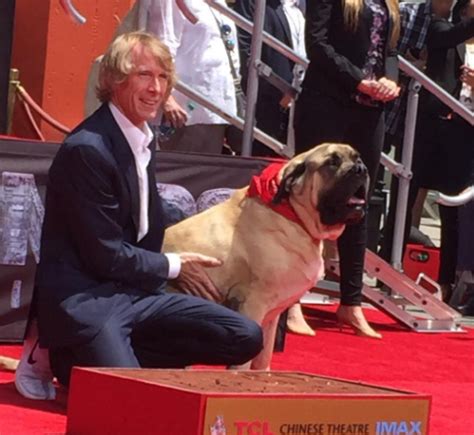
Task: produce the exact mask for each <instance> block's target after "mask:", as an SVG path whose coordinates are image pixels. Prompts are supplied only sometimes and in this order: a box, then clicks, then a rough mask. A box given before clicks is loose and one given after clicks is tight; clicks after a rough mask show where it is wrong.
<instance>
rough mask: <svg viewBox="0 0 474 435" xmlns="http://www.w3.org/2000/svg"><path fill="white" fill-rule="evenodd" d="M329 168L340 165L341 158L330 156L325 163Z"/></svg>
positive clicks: (335, 155) (336, 155)
mask: <svg viewBox="0 0 474 435" xmlns="http://www.w3.org/2000/svg"><path fill="white" fill-rule="evenodd" d="M327 164H328V165H329V166H335V167H339V166H340V165H341V157H340V156H339V155H338V154H331V155H330V156H329V159H328V161H327Z"/></svg>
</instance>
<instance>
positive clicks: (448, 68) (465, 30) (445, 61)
mask: <svg viewBox="0 0 474 435" xmlns="http://www.w3.org/2000/svg"><path fill="white" fill-rule="evenodd" d="M472 36H474V18H470V19H467V20H463V21H461V22H460V23H458V24H456V25H454V24H452V23H451V22H449V21H447V20H445V19H442V18H436V19H433V21H432V22H431V25H430V27H429V29H428V35H427V48H428V59H427V62H426V71H425V72H426V75H427V76H428V77H430V78H431V79H432V80H433V81H435V82H436V83H437V84H438V85H440V86H441V87H442V88H443V89H445V90H446V91H447V92H449V93H450V94H451V95H452V96H454V97H456V98H457V97H459V92H460V91H461V80H460V75H461V69H460V67H461V65H463V63H464V57H465V53H466V46H465V44H464V42H465V41H466V40H467V39H469V38H471V37H472ZM421 98H422V100H421V106H422V107H421V108H420V110H423V112H424V113H425V114H431V115H435V116H436V115H443V116H445V115H446V114H448V113H449V112H450V111H451V109H449V108H448V107H447V106H446V105H445V104H443V103H442V102H441V101H440V100H439V99H438V98H436V97H435V96H434V95H433V94H431V93H429V92H426V91H423V93H422V97H421Z"/></svg>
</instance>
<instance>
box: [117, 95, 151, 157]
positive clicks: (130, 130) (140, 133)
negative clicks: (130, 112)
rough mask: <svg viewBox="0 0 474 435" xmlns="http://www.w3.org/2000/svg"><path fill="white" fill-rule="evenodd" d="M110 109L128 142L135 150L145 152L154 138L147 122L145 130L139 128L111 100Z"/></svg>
mask: <svg viewBox="0 0 474 435" xmlns="http://www.w3.org/2000/svg"><path fill="white" fill-rule="evenodd" d="M109 109H110V111H111V112H112V116H113V117H114V119H115V121H116V122H117V124H118V126H119V127H120V130H121V131H122V133H123V135H124V136H125V139H127V142H128V144H129V145H130V148H131V150H132V152H133V154H135V153H137V152H139V153H140V152H143V151H144V150H145V149H146V148H148V145H149V144H150V142H151V141H152V139H153V133H152V132H151V129H150V127H149V126H148V124H147V123H146V122H145V124H144V127H143V130H142V129H141V128H138V127H137V126H136V125H134V124H132V122H131V121H130V120H129V119H128V118H127V117H126V116H125V115H124V114H123V113H122V112H121V111H120V110H119V109H118V108H117V106H116V105H115V104H114V103H112V102H109Z"/></svg>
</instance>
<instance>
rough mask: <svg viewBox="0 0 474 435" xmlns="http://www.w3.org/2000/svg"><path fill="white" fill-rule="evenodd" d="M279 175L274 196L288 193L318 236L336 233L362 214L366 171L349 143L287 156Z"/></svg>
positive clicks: (363, 210) (366, 180)
mask: <svg viewBox="0 0 474 435" xmlns="http://www.w3.org/2000/svg"><path fill="white" fill-rule="evenodd" d="M280 175H281V179H280V186H279V190H278V193H277V195H276V196H275V200H276V201H278V200H279V199H280V198H283V197H285V196H286V197H288V199H289V201H290V203H291V205H292V206H293V208H294V209H295V211H296V213H297V214H298V216H299V217H300V218H301V219H302V221H303V222H304V223H305V225H306V226H307V225H308V224H309V222H310V221H312V223H313V228H314V231H316V232H317V233H318V234H319V237H320V238H331V239H333V238H336V237H338V236H339V235H340V234H341V233H342V231H343V230H344V227H345V225H346V224H352V223H356V222H358V221H360V220H361V219H362V218H363V216H364V214H365V209H366V203H367V191H368V185H369V177H368V172H367V168H366V166H365V165H364V163H363V162H362V160H361V159H360V156H359V153H358V152H357V151H355V150H354V149H353V148H352V147H350V146H349V145H344V144H322V145H318V146H316V147H315V148H313V149H311V150H309V151H307V152H305V153H303V154H300V155H298V156H296V157H294V158H293V159H292V160H290V162H288V164H287V165H285V167H284V168H283V170H282V172H281V174H280ZM313 235H314V234H313Z"/></svg>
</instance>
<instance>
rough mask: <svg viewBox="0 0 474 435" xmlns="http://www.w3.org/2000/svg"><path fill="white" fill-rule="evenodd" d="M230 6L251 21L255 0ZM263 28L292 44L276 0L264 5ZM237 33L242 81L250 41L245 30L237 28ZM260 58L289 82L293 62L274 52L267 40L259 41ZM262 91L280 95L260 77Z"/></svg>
mask: <svg viewBox="0 0 474 435" xmlns="http://www.w3.org/2000/svg"><path fill="white" fill-rule="evenodd" d="M234 9H235V11H236V12H238V13H239V14H241V15H242V16H243V17H245V18H247V20H249V21H251V22H253V20H254V12H255V0H236V1H235V6H234ZM263 28H264V30H265V31H266V32H267V33H269V34H270V35H272V36H274V37H275V38H276V39H278V40H279V41H281V42H283V43H284V44H286V45H288V47H290V48H291V47H292V46H293V44H292V41H291V30H290V26H289V24H288V20H287V19H286V16H285V12H284V11H283V7H282V6H281V2H280V0H268V1H267V3H266V6H265V21H264V26H263ZM238 36H239V51H240V59H241V74H242V78H243V83H244V85H245V84H246V82H247V75H248V61H249V58H250V45H251V42H252V36H251V35H250V34H249V33H247V32H246V31H245V30H242V29H240V28H239V29H238ZM261 59H262V61H263V62H264V63H266V64H267V65H269V66H270V67H271V68H272V69H273V71H274V72H275V73H276V74H278V75H279V76H280V77H282V78H283V79H285V80H286V81H287V82H289V83H291V81H292V80H293V65H294V63H293V62H292V61H290V60H289V59H288V58H287V57H286V56H283V55H282V54H280V53H278V52H277V51H276V50H274V49H273V48H271V47H270V46H269V45H267V44H265V43H264V44H263V45H262V56H261ZM260 86H261V89H262V92H264V93H267V94H268V93H270V94H274V93H276V94H277V95H278V96H279V97H280V98H281V92H279V91H278V90H277V89H276V88H275V87H274V86H272V85H270V84H269V83H268V82H264V81H261V83H260Z"/></svg>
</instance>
